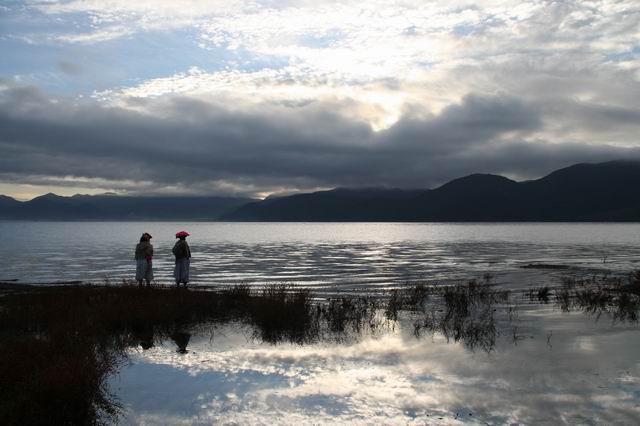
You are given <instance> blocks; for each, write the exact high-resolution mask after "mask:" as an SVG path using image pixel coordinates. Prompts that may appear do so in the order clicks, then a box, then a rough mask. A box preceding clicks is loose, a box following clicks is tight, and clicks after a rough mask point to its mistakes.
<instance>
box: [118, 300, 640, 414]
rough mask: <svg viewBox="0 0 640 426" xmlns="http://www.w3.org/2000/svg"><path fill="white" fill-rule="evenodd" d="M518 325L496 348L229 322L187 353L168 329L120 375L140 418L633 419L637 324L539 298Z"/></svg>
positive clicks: (123, 392)
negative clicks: (295, 336) (281, 330)
mask: <svg viewBox="0 0 640 426" xmlns="http://www.w3.org/2000/svg"><path fill="white" fill-rule="evenodd" d="M519 330H520V333H521V334H522V336H523V339H521V340H517V341H515V340H512V339H511V336H509V335H507V334H506V333H502V338H499V339H498V341H497V345H496V347H495V350H493V351H491V352H489V353H487V352H473V351H470V350H468V348H465V346H464V344H463V342H459V343H452V342H449V343H447V342H446V339H445V338H443V337H442V336H441V335H439V334H434V335H433V336H427V337H422V338H419V339H416V338H415V337H414V336H413V334H412V331H413V330H412V328H411V327H410V326H409V325H408V324H400V325H399V326H398V327H396V328H395V330H394V331H389V332H388V333H384V334H381V335H379V336H375V337H371V336H369V337H364V338H362V339H361V340H360V341H354V342H350V343H345V342H342V343H340V344H313V345H307V346H298V345H291V344H279V345H268V344H264V343H259V342H257V341H255V340H254V339H252V338H250V337H249V336H251V332H250V331H249V330H247V329H246V328H242V327H239V326H237V325H225V326H221V327H219V328H217V329H215V330H214V334H213V340H211V336H210V335H208V334H207V333H200V334H195V335H194V336H193V337H192V338H191V341H190V344H189V353H187V354H179V353H176V346H175V344H173V343H172V342H170V341H169V342H165V343H164V344H162V345H159V346H157V347H154V348H152V349H150V350H147V351H136V352H134V353H132V355H131V361H132V364H131V366H130V367H128V368H126V369H124V370H123V371H122V372H121V373H120V375H119V376H118V377H117V378H116V379H114V381H113V382H112V385H113V387H114V389H117V390H118V395H119V397H120V399H121V401H122V402H123V403H124V404H125V405H126V406H127V409H128V412H127V416H126V418H125V419H124V422H125V423H127V422H128V423H134V424H139V423H145V424H167V423H173V424H180V423H184V424H198V423H202V424H209V423H216V424H217V423H223V424H229V423H238V424H301V423H304V424H308V423H368V424H383V423H384V424H424V423H425V422H427V423H432V422H434V423H438V424H457V423H472V424H473V423H482V424H484V423H489V424H505V423H519V424H539V423H555V424H559V423H572V424H575V423H581V424H602V423H606V424H631V423H633V422H634V419H635V418H636V416H637V413H638V407H639V404H640V391H638V389H639V387H638V385H639V384H640V379H639V377H640V364H639V363H638V362H637V359H638V358H639V355H640V342H638V341H637V339H633V338H632V336H635V335H636V334H637V332H638V326H637V324H627V325H621V324H618V325H616V326H615V327H613V326H612V324H611V323H610V322H608V321H606V320H605V319H602V318H601V319H600V321H598V322H596V321H593V320H590V319H588V318H585V316H584V315H582V314H579V313H570V314H566V313H560V312H559V311H558V310H557V309H554V308H553V307H549V306H530V307H524V308H523V311H522V312H521V314H520V319H519ZM550 332H551V335H550V334H549V333H550ZM549 336H552V337H550V338H549ZM514 343H515V344H514Z"/></svg>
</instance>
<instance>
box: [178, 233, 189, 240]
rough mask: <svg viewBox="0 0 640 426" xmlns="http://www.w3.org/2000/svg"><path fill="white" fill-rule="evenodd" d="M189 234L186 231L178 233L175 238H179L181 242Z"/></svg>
mask: <svg viewBox="0 0 640 426" xmlns="http://www.w3.org/2000/svg"><path fill="white" fill-rule="evenodd" d="M189 235H190V234H189V233H188V232H187V231H180V232H178V233H176V238H180V239H181V240H183V241H184V240H186V239H187V237H188V236H189Z"/></svg>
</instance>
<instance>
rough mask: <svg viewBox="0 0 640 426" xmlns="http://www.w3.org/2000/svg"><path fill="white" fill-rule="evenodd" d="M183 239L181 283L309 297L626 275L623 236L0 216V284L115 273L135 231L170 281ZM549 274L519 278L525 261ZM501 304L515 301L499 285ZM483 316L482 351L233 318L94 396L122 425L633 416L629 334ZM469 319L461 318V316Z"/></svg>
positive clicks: (127, 258) (638, 410)
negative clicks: (186, 265)
mask: <svg viewBox="0 0 640 426" xmlns="http://www.w3.org/2000/svg"><path fill="white" fill-rule="evenodd" d="M182 229H185V230H187V231H189V232H191V233H192V237H191V238H190V239H189V241H190V244H191V247H192V251H193V256H194V257H193V263H192V265H193V274H192V276H193V280H194V284H195V285H198V284H200V285H205V284H214V285H215V284H229V283H236V282H249V283H265V282H273V281H288V282H295V283H298V284H300V285H306V286H311V287H314V288H316V290H317V291H319V292H331V291H335V290H341V289H354V290H363V289H375V288H379V287H392V286H396V285H401V284H403V283H405V282H406V281H415V280H429V281H442V280H451V279H467V278H474V277H482V276H483V275H484V274H486V273H490V274H492V275H493V276H494V277H495V280H496V281H497V282H498V283H499V284H501V285H503V286H506V287H508V288H510V289H514V290H516V289H518V288H522V287H529V286H535V285H540V284H542V283H547V284H551V285H554V286H555V285H557V284H559V283H560V278H562V277H564V276H567V275H574V276H575V275H591V274H598V275H600V274H606V273H620V274H623V273H627V272H628V271H630V270H632V269H636V268H638V267H639V265H638V261H639V260H640V225H639V224H400V223H397V224H387V223H364V224H351V223H349V224H340V223H337V224H336V223H331V224H328V223H327V224H325V223H295V224H294V223H275V224H274V223H138V222H124V223H123V222H118V223H104V222H100V223H86V222H83V223H59V222H58V223H44V222H40V223H34V222H0V232H1V233H2V235H3V244H2V245H0V256H2V258H3V259H4V260H5V262H4V265H3V266H4V268H3V269H2V271H1V272H0V274H1V276H0V279H18V280H20V281H23V282H51V281H53V280H83V281H94V282H100V281H103V280H105V279H110V280H120V279H123V278H125V279H127V278H132V275H133V272H134V264H133V248H134V246H135V244H136V242H137V240H138V238H139V235H140V234H141V233H142V232H144V231H147V232H150V233H151V234H152V235H153V236H154V239H153V244H154V246H155V250H156V256H155V259H154V262H155V263H154V265H155V271H156V278H157V281H158V282H159V283H165V284H166V283H170V282H171V271H172V256H171V247H172V245H173V242H174V239H173V238H172V236H173V234H174V233H175V232H176V231H178V230H182ZM530 263H538V264H553V265H566V266H567V268H566V269H562V270H558V269H524V268H522V266H524V265H527V264H530ZM513 294H515V295H518V294H520V295H521V294H522V293H521V292H518V291H514V292H513ZM516 307H517V314H516V315H514V316H513V318H512V317H511V316H510V317H509V320H508V321H507V320H506V319H505V318H506V309H507V308H505V307H502V308H500V309H498V310H497V311H496V315H499V316H500V317H499V318H497V319H496V322H495V324H496V328H495V334H494V335H492V336H491V339H493V340H492V344H491V345H489V347H487V345H484V346H482V345H481V346H480V347H478V346H474V345H470V344H469V342H468V341H465V339H464V338H462V339H459V340H457V341H456V339H449V340H448V339H447V338H445V336H444V335H443V334H442V333H441V332H433V333H432V334H428V335H426V336H425V335H423V336H420V337H416V336H414V334H413V327H412V324H411V321H409V320H408V319H401V320H400V321H399V322H398V323H393V324H387V327H385V328H384V329H381V330H379V331H378V332H375V333H363V334H361V335H358V336H352V338H350V339H345V340H343V341H324V342H322V341H320V342H317V343H313V344H306V345H293V344H277V345H273V344H267V343H263V342H261V341H260V339H257V338H255V335H254V334H253V332H252V330H250V329H248V328H247V327H246V326H242V325H239V324H225V325H222V324H219V325H216V326H210V327H206V328H203V329H199V330H187V332H188V333H190V334H191V337H190V339H189V341H188V350H187V352H186V353H179V352H177V351H176V349H177V343H178V342H173V341H171V340H167V341H165V342H156V344H155V346H153V347H151V348H149V349H146V350H143V349H142V348H140V347H139V348H137V349H133V350H131V351H130V353H129V359H130V363H127V364H126V365H124V366H123V368H122V369H121V370H120V372H119V374H117V375H116V376H114V377H112V379H111V381H110V383H109V387H110V388H111V389H112V391H113V393H114V394H115V395H116V396H117V397H118V399H119V401H120V402H121V403H122V405H123V407H124V410H125V411H124V415H123V417H122V419H121V422H122V424H132V425H134V424H136V425H137V424H148V425H165V424H462V423H464V424H496V425H498V424H500V425H501V424H553V425H555V424H622V425H626V424H629V425H636V424H638V418H640V362H639V360H640V333H639V331H640V328H639V326H638V323H637V321H636V322H634V321H630V322H629V321H614V319H613V317H612V316H610V314H609V313H607V312H605V313H603V314H601V315H593V314H588V313H585V312H581V311H579V310H578V311H576V310H573V311H572V312H563V311H562V310H561V309H559V308H558V306H556V305H554V304H553V303H550V304H548V305H545V304H537V303H530V301H529V302H527V300H525V299H523V300H521V301H520V302H519V304H517V306H516ZM472 319H473V318H472Z"/></svg>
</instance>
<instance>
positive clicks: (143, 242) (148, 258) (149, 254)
mask: <svg viewBox="0 0 640 426" xmlns="http://www.w3.org/2000/svg"><path fill="white" fill-rule="evenodd" d="M151 238H153V237H152V236H151V234H149V233H148V232H145V233H144V234H142V236H141V237H140V242H139V243H138V244H137V245H136V253H135V260H136V281H138V285H139V286H140V287H142V280H144V281H146V283H147V287H151V280H153V246H152V245H151Z"/></svg>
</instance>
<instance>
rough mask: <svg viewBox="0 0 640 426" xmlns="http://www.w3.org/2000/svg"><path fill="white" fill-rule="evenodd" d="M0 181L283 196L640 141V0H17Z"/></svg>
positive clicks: (426, 178) (0, 114)
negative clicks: (474, 0) (473, 0)
mask: <svg viewBox="0 0 640 426" xmlns="http://www.w3.org/2000/svg"><path fill="white" fill-rule="evenodd" d="M0 58H2V60H0V150H1V151H0V194H6V195H10V196H14V197H16V198H19V199H29V198H32V197H34V196H37V195H40V194H43V193H47V192H55V193H58V194H61V195H70V194H74V193H87V194H96V193H103V192H116V193H121V194H148V195H153V194H161V193H162V194H185V195H186V194H189V195H191V194H211V195H238V196H259V197H263V196H267V195H269V194H271V193H281V192H294V191H311V190H317V189H326V188H333V187H373V186H385V187H397V188H433V187H436V186H438V185H440V184H443V183H445V182H447V181H448V180H451V179H453V178H456V177H460V176H464V175H466V174H470V173H496V174H501V175H505V176H508V177H511V178H513V179H516V180H523V179H533V178H538V177H540V176H543V175H545V174H547V173H549V172H551V171H553V170H555V169H558V168H561V167H566V166H569V165H571V164H575V163H579V162H601V161H608V160H613V159H621V158H623V159H624V158H640V138H639V137H638V136H639V135H640V101H639V99H640V2H638V1H637V0H629V1H624V0H622V1H613V0H612V1H609V0H603V1H511V0H496V1H483V2H470V1H458V0H446V1H438V0H434V1H428V0H427V1H425V0H419V1H413V0H404V1H396V2H393V1H378V0H358V1H331V0H327V1H323V2H317V1H308V0H282V1H277V0H260V1H234V0H224V1H218V0H214V1H201V0H182V1H168V0H155V1H154V0H137V1H130V0H83V1H81V0H65V1H11V0H9V1H6V0H5V1H2V2H0Z"/></svg>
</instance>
